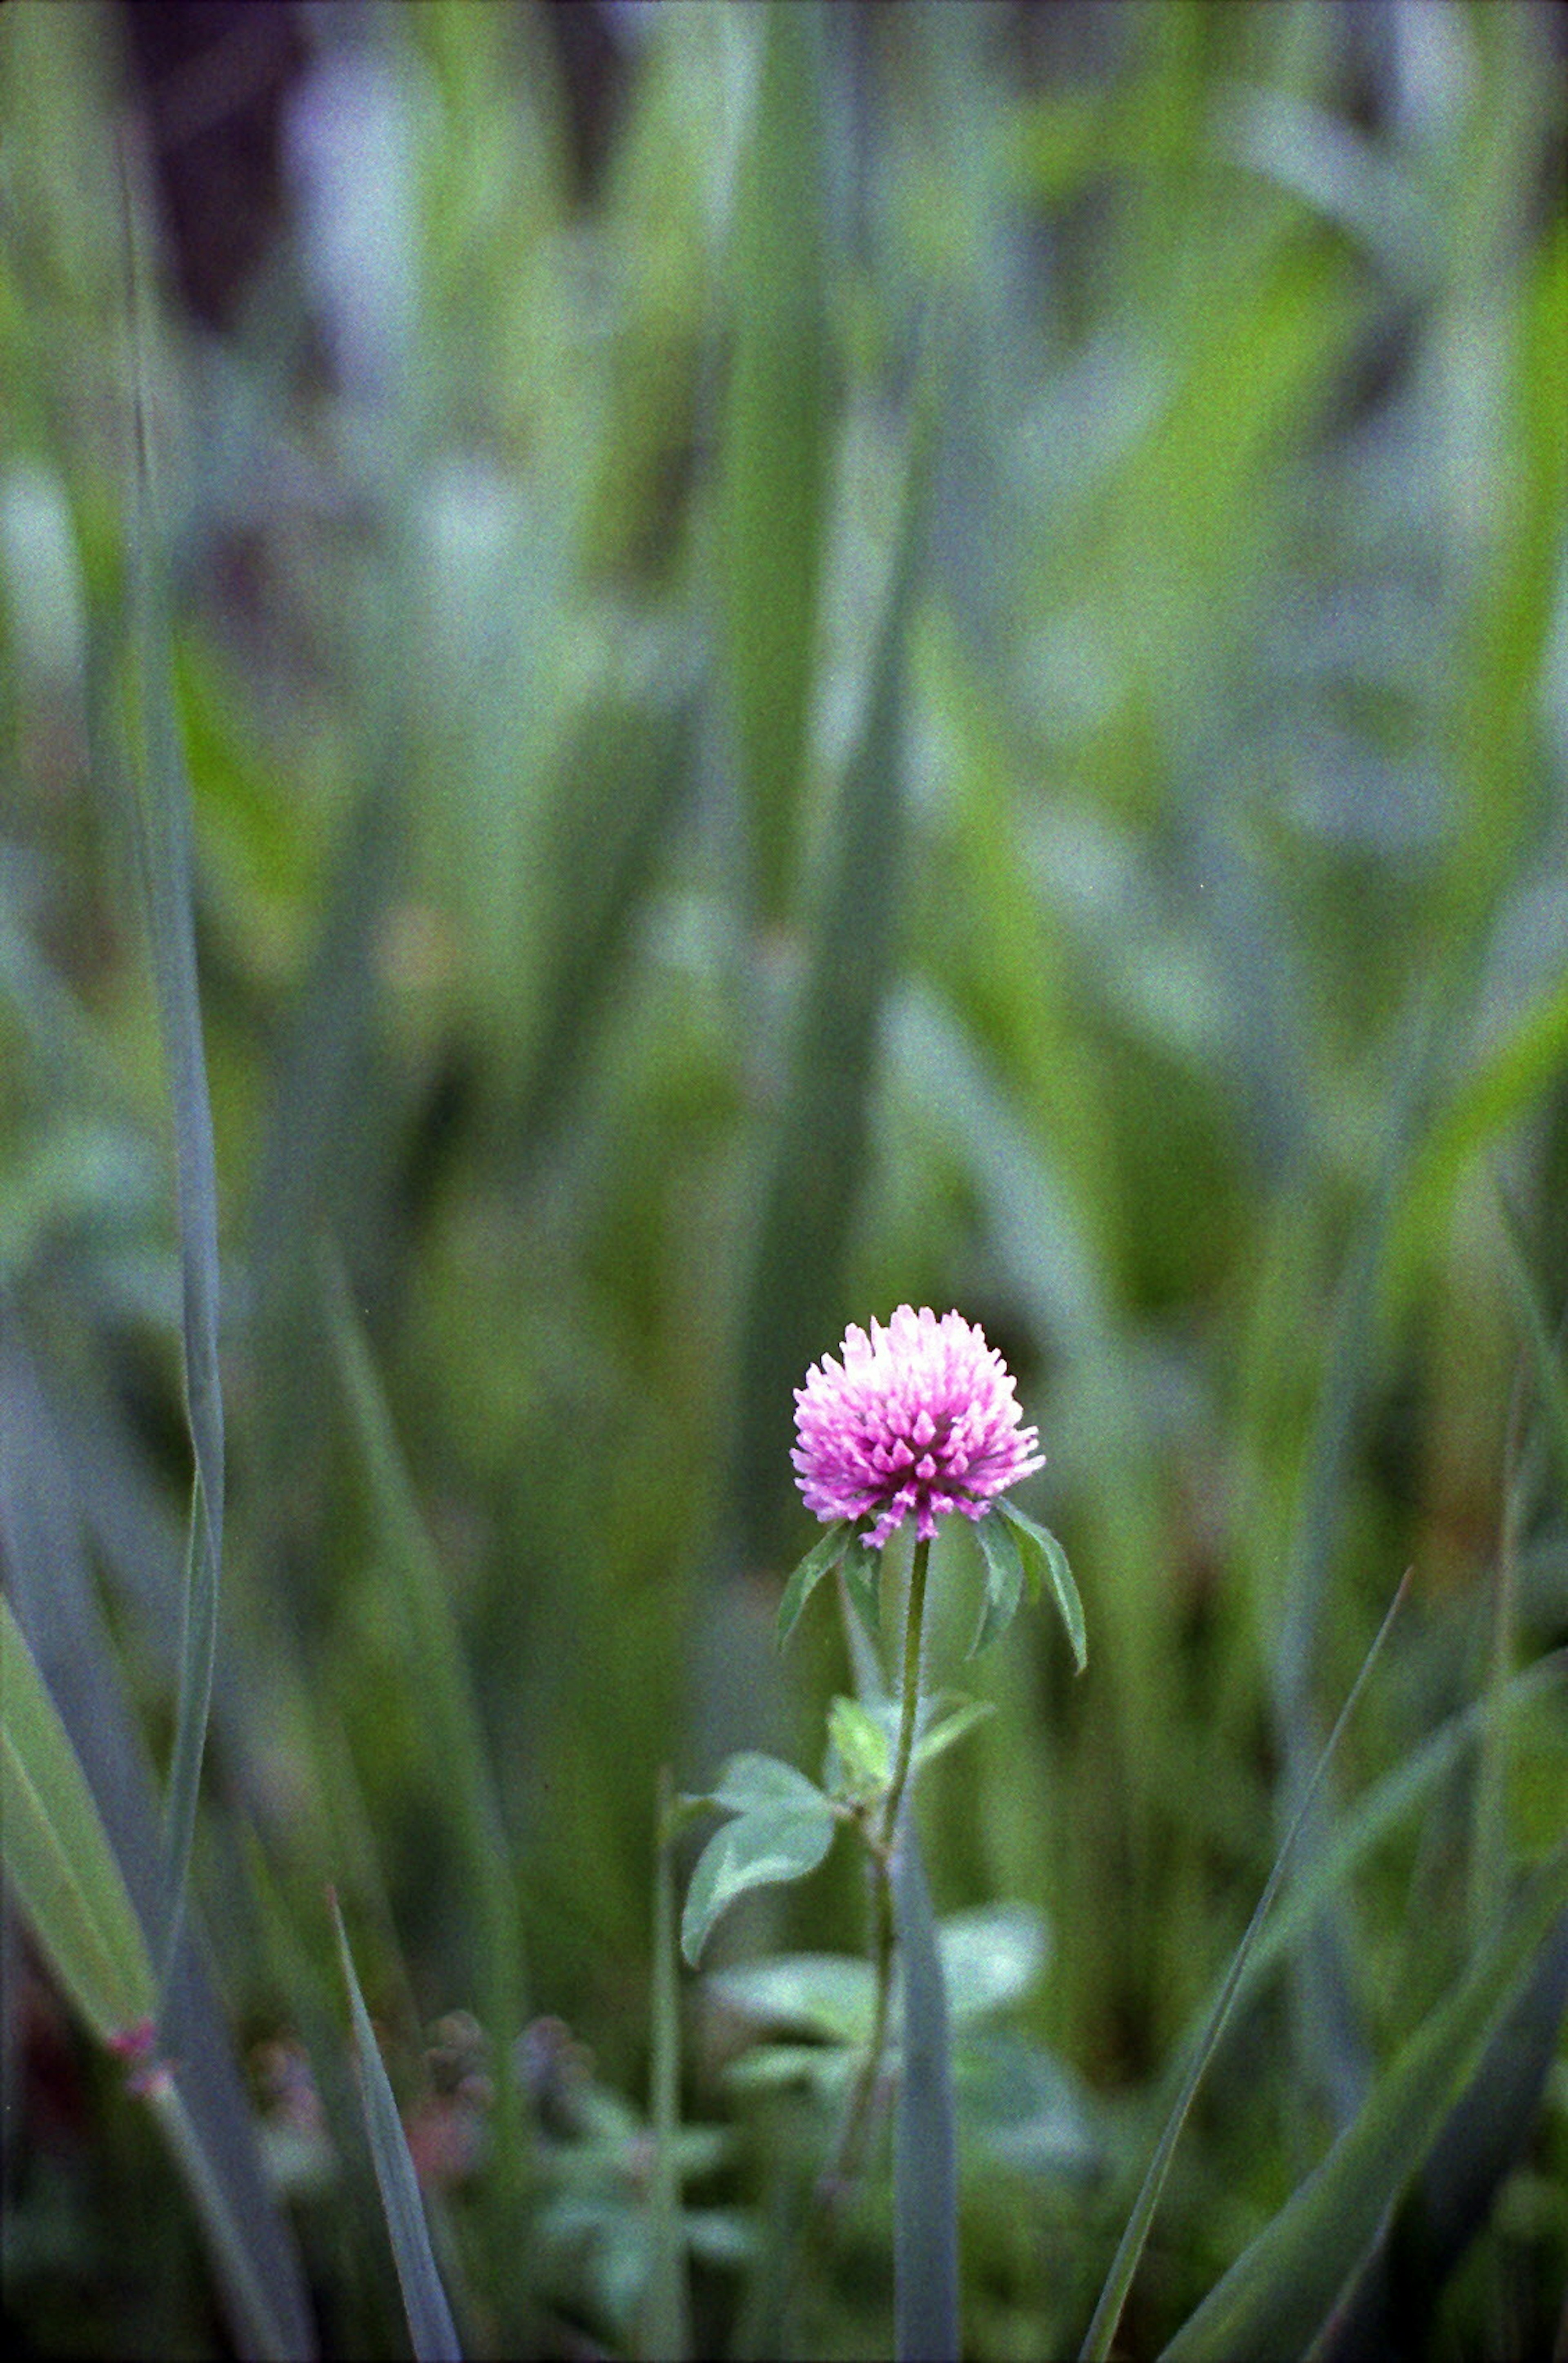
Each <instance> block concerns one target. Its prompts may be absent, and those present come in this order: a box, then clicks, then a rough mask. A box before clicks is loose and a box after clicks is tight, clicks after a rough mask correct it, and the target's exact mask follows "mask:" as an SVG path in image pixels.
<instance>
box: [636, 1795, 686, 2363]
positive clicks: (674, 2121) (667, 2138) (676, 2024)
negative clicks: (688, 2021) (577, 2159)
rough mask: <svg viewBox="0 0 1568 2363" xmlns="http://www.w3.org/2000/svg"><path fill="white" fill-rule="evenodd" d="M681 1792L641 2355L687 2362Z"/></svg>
mask: <svg viewBox="0 0 1568 2363" xmlns="http://www.w3.org/2000/svg"><path fill="white" fill-rule="evenodd" d="M655 1836H656V1846H655V1853H654V1867H653V1997H652V2000H653V2065H652V2104H653V2105H652V2119H653V2169H652V2172H651V2176H650V2178H649V2190H648V2214H649V2225H650V2231H651V2246H652V2251H653V2261H652V2268H651V2272H650V2275H649V2284H648V2293H647V2297H646V2300H645V2313H644V2319H643V2325H642V2326H643V2336H642V2339H641V2341H640V2342H639V2344H640V2351H641V2352H642V2353H644V2354H647V2355H651V2356H659V2357H664V2358H665V2363H680V2358H681V2357H684V2356H687V2355H689V2354H690V2353H691V2351H692V2332H691V2306H690V2302H689V2298H688V2293H687V2289H686V2260H685V2252H684V2241H683V2230H684V2227H683V2225H682V2222H681V2172H680V2165H679V2161H678V2160H677V2158H676V2156H675V2140H676V2136H677V2135H678V2134H679V2132H680V2129H681V2019H680V1988H679V1983H678V1977H677V1970H676V1958H677V1952H676V1934H675V1876H674V1868H673V1863H672V1861H671V1854H670V1848H671V1841H672V1839H673V1836H674V1788H673V1782H672V1781H671V1778H670V1774H669V1771H668V1769H664V1770H663V1771H662V1772H661V1773H660V1776H659V1820H658V1828H657V1831H656V1833H655Z"/></svg>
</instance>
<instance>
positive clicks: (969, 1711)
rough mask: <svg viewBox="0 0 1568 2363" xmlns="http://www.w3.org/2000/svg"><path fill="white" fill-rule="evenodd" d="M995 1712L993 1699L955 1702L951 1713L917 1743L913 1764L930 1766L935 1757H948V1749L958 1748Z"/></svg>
mask: <svg viewBox="0 0 1568 2363" xmlns="http://www.w3.org/2000/svg"><path fill="white" fill-rule="evenodd" d="M995 1712H996V1708H995V1702H994V1701H992V1700H991V1699H958V1700H955V1702H954V1703H953V1707H952V1711H951V1714H945V1715H943V1716H942V1718H941V1720H940V1723H934V1724H933V1725H931V1728H930V1729H929V1731H928V1732H927V1733H926V1735H925V1736H924V1738H923V1739H917V1741H916V1742H915V1752H914V1756H913V1758H912V1759H911V1760H912V1762H913V1763H914V1764H915V1765H916V1766H919V1765H921V1764H929V1762H930V1760H931V1758H932V1757H933V1756H944V1755H946V1753H947V1751H948V1749H949V1748H950V1747H956V1746H957V1744H958V1742H959V1741H960V1740H961V1739H962V1738H963V1737H964V1736H965V1735H966V1734H967V1733H969V1732H971V1731H973V1728H974V1726H975V1725H976V1724H977V1723H984V1720H985V1718H986V1716H987V1715H988V1714H995Z"/></svg>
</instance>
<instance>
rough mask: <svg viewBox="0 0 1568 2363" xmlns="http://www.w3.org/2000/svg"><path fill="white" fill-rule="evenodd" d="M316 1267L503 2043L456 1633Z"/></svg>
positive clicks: (495, 1859)
mask: <svg viewBox="0 0 1568 2363" xmlns="http://www.w3.org/2000/svg"><path fill="white" fill-rule="evenodd" d="M321 1270H322V1276H323V1281H324V1286H325V1292H326V1310H327V1322H328V1334H329V1337H330V1339H331V1347H332V1355H333V1359H334V1361H335V1363H336V1365H337V1371H338V1379H339V1386H340V1389H341V1392H342V1398H343V1402H344V1404H345V1406H346V1408H347V1411H348V1414H349V1424H350V1431H351V1434H352V1437H353V1442H354V1448H355V1452H356V1454H357V1456H358V1459H359V1462H360V1466H361V1470H362V1472H363V1477H364V1483H365V1490H366V1492H367V1493H368V1495H369V1498H370V1507H371V1514H372V1517H373V1521H374V1531H375V1534H376V1537H377V1540H378V1541H379V1543H380V1546H381V1548H382V1551H383V1553H384V1561H385V1566H386V1570H387V1573H388V1575H389V1577H390V1579H391V1582H392V1588H393V1591H394V1593H395V1597H396V1599H397V1601H398V1603H399V1605H400V1607H401V1610H402V1614H403V1621H404V1626H405V1630H406V1636H407V1643H408V1653H409V1669H410V1679H411V1681H414V1682H415V1683H416V1684H417V1691H418V1696H419V1699H420V1703H421V1708H422V1721H423V1724H424V1727H425V1728H426V1730H427V1731H428V1735H429V1743H430V1750H431V1757H432V1760H433V1761H434V1762H435V1763H437V1764H438V1765H439V1768H440V1773H441V1795H442V1797H443V1799H444V1800H445V1803H446V1808H447V1811H448V1813H449V1814H450V1836H451V1842H452V1844H453V1847H454V1848H455V1851H456V1854H457V1858H458V1859H459V1860H460V1861H461V1863H462V1869H463V1874H464V1876H463V1880H462V1888H463V1892H464V1895H465V1897H466V1900H467V1903H468V1907H469V1909H470V1911H471V1912H472V1914H473V1926H474V1936H475V1939H476V1943H475V1953H476V1956H477V1968H478V1972H479V1983H480V1993H481V2008H482V2010H483V2012H484V2015H485V2017H486V2018H487V2019H488V2021H489V2023H490V2029H491V2036H492V2039H493V2040H494V2041H495V2043H496V2044H497V2045H501V2046H505V2045H506V2044H507V2043H509V2042H511V2041H513V2040H514V2039H515V2037H516V2036H517V2031H518V2029H519V2028H520V2027H521V2026H522V2025H523V2022H524V2019H525V2018H526V2017H527V2015H528V2013H527V2007H526V2003H525V2001H524V1994H523V1985H524V1980H523V1972H522V1927H521V1913H520V1911H519V1908H518V1903H517V1889H516V1884H515V1881H514V1880H513V1875H512V1859H511V1848H510V1846H509V1844H508V1841H507V1837H506V1825H505V1822H504V1820H503V1817H502V1814H501V1806H500V1801H499V1798H498V1796H497V1794H496V1791H495V1781H494V1780H493V1778H492V1776H491V1771H490V1765H489V1758H488V1753H487V1750H486V1747H485V1740H484V1729H483V1726H482V1725H481V1723H480V1719H479V1709H478V1705H477V1703H476V1702H475V1699H474V1695H473V1683H472V1681H471V1680H470V1677H469V1670H468V1661H467V1657H466V1654H465V1651H464V1648H463V1640H462V1633H461V1632H460V1630H459V1628H458V1622H457V1618H456V1616H455V1614H453V1610H452V1604H451V1599H450V1593H449V1591H448V1588H447V1584H446V1581H445V1578H444V1576H443V1574H442V1571H441V1568H440V1564H439V1560H438V1559H437V1558H436V1554H435V1550H434V1548H432V1545H431V1542H430V1538H429V1536H428V1532H427V1531H426V1527H425V1522H424V1519H423V1518H422V1516H421V1515H420V1512H419V1505H418V1503H417V1500H416V1498H415V1494H414V1488H413V1486H412V1484H411V1483H410V1481H409V1478H408V1472H407V1470H406V1466H405V1463H404V1459H403V1454H402V1450H401V1448H400V1446H399V1443H398V1439H397V1434H396V1430H395V1428H394V1426H393V1424H392V1414H391V1411H390V1409H389V1408H388V1405H387V1401H386V1397H385V1394H384V1391H383V1388H382V1384H381V1381H380V1379H379V1377H378V1375H377V1372H376V1369H375V1364H374V1362H373V1360H372V1359H371V1350H370V1347H369V1344H368V1342H367V1340H366V1337H365V1334H364V1330H363V1328H362V1326H361V1323H360V1321H359V1318H358V1316H357V1315H356V1314H355V1311H354V1308H353V1305H352V1304H351V1302H350V1296H349V1291H348V1285H347V1282H346V1281H345V1280H344V1277H343V1271H342V1267H341V1265H340V1264H339V1262H338V1260H337V1259H336V1257H335V1256H333V1255H331V1254H330V1253H329V1252H327V1251H325V1250H324V1251H323V1253H322V1257H321ZM498 2120H499V2124H500V2127H501V2133H502V2138H503V2141H504V2143H505V2144H506V2146H507V2147H508V2149H509V2148H510V2147H511V2146H512V2144H513V2143H514V2141H515V2136H516V2110H515V2104H514V2103H513V2102H512V2101H511V2100H510V2099H509V2098H507V2099H503V2101H502V2102H501V2105H500V2108H499V2110H498Z"/></svg>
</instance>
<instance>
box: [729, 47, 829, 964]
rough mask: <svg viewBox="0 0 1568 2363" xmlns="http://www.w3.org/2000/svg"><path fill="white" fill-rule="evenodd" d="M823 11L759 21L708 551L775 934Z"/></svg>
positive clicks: (815, 559)
mask: <svg viewBox="0 0 1568 2363" xmlns="http://www.w3.org/2000/svg"><path fill="white" fill-rule="evenodd" d="M822 34H823V28H822V22H821V12H820V10H819V9H818V8H817V6H815V5H807V6H799V5H794V6H788V7H785V6H782V5H781V4H780V0H773V6H770V7H769V8H768V9H767V11H766V12H765V15H764V17H763V22H762V76H761V85H760V88H759V90H758V93H757V105H756V114H755V117H754V120H753V126H752V131H751V141H750V145H749V147H748V150H747V153H746V159H745V163H744V166H743V169H742V177H741V184H740V197H739V202H738V215H737V223H736V232H735V249H736V251H735V263H736V293H735V318H736V327H735V354H734V361H733V363H732V366H731V369H730V373H729V383H728V398H727V403H726V413H725V421H724V430H723V450H722V458H721V489H720V512H719V540H720V549H721V553H722V567H721V572H722V582H723V594H724V621H725V626H726V638H727V641H728V657H729V673H730V682H731V688H732V694H733V699H734V708H735V727H736V737H737V739H738V741H739V752H740V763H741V771H742V776H743V778H744V781H745V789H746V798H747V804H748V807H749V816H750V824H751V856H752V877H753V891H754V903H755V909H756V913H757V915H758V917H759V918H761V919H762V920H764V921H766V922H770V923H772V924H773V925H774V926H778V925H780V924H781V923H782V922H783V921H784V919H786V918H787V916H788V915H789V909H790V903H791V897H792V890H793V888H794V885H795V858H796V843H795V839H796V833H797V828H798V815H799V812H800V808H801V794H800V790H801V774H802V770H803V767H804V762H805V756H806V727H807V723H808V720H809V716H810V708H811V676H812V666H813V662H814V660H815V657H816V652H817V592H818V584H819V579H820V576H821V571H822V543H823V524H824V519H823V509H824V504H825V499H826V494H827V483H828V323H827V299H826V293H825V289H824V283H823V242H824V240H823V222H822V194H821V193H822V180H823V163H824V150H823V131H822V92H821V80H822V61H821V52H822Z"/></svg>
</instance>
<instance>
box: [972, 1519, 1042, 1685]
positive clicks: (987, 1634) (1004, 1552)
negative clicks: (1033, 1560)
mask: <svg viewBox="0 0 1568 2363" xmlns="http://www.w3.org/2000/svg"><path fill="white" fill-rule="evenodd" d="M974 1538H975V1540H976V1541H977V1542H978V1544H979V1545H980V1551H981V1556H982V1558H983V1559H984V1561H985V1603H984V1607H983V1608H982V1610H981V1613H980V1623H979V1625H977V1626H976V1628H975V1634H974V1638H973V1642H972V1643H971V1644H970V1649H969V1654H970V1656H971V1657H972V1658H975V1657H978V1656H979V1654H980V1652H981V1650H982V1649H985V1648H989V1647H990V1645H991V1643H992V1642H993V1641H996V1640H1000V1638H1001V1636H1002V1635H1003V1634H1004V1633H1005V1632H1006V1629H1007V1627H1008V1625H1010V1624H1011V1623H1012V1621H1013V1619H1014V1617H1015V1616H1016V1615H1017V1614H1018V1602H1019V1600H1020V1599H1021V1598H1022V1596H1023V1589H1024V1563H1023V1560H1022V1559H1021V1558H1020V1557H1019V1555H1018V1544H1017V1543H1016V1542H1015V1541H1014V1539H1013V1530H1012V1528H1011V1526H1009V1525H1006V1522H1005V1521H1004V1520H1003V1519H1001V1518H996V1517H991V1516H986V1517H984V1518H981V1519H980V1520H979V1521H978V1522H977V1523H976V1525H975V1528H974ZM1037 1589H1038V1586H1037Z"/></svg>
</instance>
